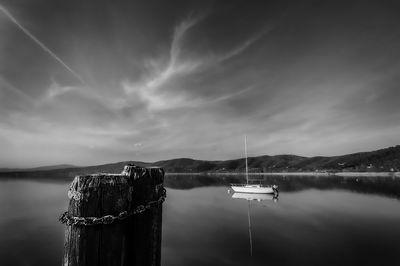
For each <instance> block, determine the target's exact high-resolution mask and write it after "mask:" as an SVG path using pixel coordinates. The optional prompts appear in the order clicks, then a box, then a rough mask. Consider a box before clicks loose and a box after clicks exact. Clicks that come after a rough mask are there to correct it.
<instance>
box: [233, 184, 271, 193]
mask: <svg viewBox="0 0 400 266" xmlns="http://www.w3.org/2000/svg"><path fill="white" fill-rule="evenodd" d="M231 187H232V190H233V191H234V192H238V193H256V194H274V193H275V191H274V189H273V188H272V187H263V186H260V185H244V186H235V185H232V186H231Z"/></svg>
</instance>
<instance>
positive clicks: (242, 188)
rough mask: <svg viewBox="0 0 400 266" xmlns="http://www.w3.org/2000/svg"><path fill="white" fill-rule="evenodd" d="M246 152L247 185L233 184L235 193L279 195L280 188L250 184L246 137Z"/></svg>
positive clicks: (245, 140)
mask: <svg viewBox="0 0 400 266" xmlns="http://www.w3.org/2000/svg"><path fill="white" fill-rule="evenodd" d="M244 150H245V158H246V184H231V188H232V190H233V191H234V192H238V193H257V194H275V195H277V194H278V186H276V185H272V186H266V185H261V184H249V168H248V164H247V137H246V136H245V137H244Z"/></svg>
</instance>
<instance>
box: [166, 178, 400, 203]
mask: <svg viewBox="0 0 400 266" xmlns="http://www.w3.org/2000/svg"><path fill="white" fill-rule="evenodd" d="M244 181H245V179H244V177H240V176H195V175H193V176H182V175H179V176H173V175H167V176H166V177H165V186H166V187H169V188H175V189H191V188H196V187H205V186H227V185H229V184H230V183H237V182H244ZM258 182H261V183H264V184H276V185H278V187H279V191H280V192H285V191H286V192H292V191H301V190H305V189H320V190H327V189H343V190H349V191H354V192H358V193H368V194H379V195H384V196H388V197H395V198H399V199H400V178H390V177H362V178H357V177H340V176H323V177H318V176H289V177H287V176H260V177H259V178H258V179H257V181H256V183H258Z"/></svg>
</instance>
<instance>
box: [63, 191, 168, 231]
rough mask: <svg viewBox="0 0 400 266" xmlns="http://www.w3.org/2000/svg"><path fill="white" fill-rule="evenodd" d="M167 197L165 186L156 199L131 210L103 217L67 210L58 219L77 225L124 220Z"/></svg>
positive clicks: (67, 223) (64, 222)
mask: <svg viewBox="0 0 400 266" xmlns="http://www.w3.org/2000/svg"><path fill="white" fill-rule="evenodd" d="M166 197H167V191H166V189H165V188H162V191H161V196H160V198H159V199H158V200H153V201H149V202H147V203H146V204H141V205H138V206H137V207H136V208H135V209H133V210H132V211H130V212H128V211H123V212H120V213H119V214H118V215H115V216H114V215H105V216H103V217H77V216H70V215H69V214H68V212H67V211H66V212H64V213H63V214H61V216H60V218H59V221H60V222H61V223H63V224H66V225H78V226H91V225H99V224H111V223H113V222H115V221H117V220H118V221H121V220H124V219H126V218H128V217H130V216H132V215H134V214H140V213H143V212H145V211H146V210H148V209H150V208H151V207H153V206H156V205H159V204H161V203H163V202H164V201H165V199H166Z"/></svg>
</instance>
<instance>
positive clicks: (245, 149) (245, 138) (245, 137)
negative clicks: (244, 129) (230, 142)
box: [244, 135, 249, 185]
mask: <svg viewBox="0 0 400 266" xmlns="http://www.w3.org/2000/svg"><path fill="white" fill-rule="evenodd" d="M244 153H245V156H246V183H247V185H248V184H249V172H248V171H249V169H248V166H247V136H246V135H245V136H244Z"/></svg>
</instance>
